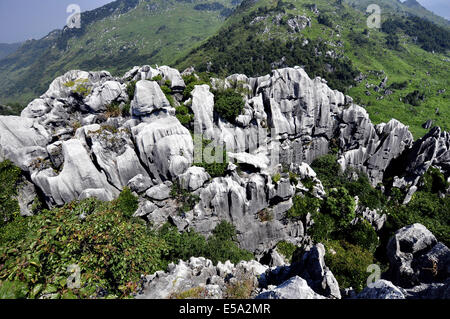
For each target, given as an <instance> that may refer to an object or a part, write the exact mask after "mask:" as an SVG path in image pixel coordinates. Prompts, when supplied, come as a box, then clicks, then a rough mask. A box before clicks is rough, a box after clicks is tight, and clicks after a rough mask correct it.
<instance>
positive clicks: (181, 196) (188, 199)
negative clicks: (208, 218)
mask: <svg viewBox="0 0 450 319" xmlns="http://www.w3.org/2000/svg"><path fill="white" fill-rule="evenodd" d="M170 196H171V197H173V198H175V199H176V200H177V201H178V203H180V204H181V207H180V209H179V213H180V214H182V213H186V212H188V211H190V210H192V209H194V207H195V205H196V204H197V203H198V202H199V201H200V197H199V196H198V195H195V194H192V193H190V192H188V191H187V190H185V189H182V188H181V187H180V186H179V184H178V183H176V182H175V183H174V184H173V185H172V189H171V191H170Z"/></svg>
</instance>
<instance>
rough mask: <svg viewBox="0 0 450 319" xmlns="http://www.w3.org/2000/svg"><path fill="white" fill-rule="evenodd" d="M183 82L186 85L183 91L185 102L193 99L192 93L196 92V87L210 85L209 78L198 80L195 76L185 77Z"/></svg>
mask: <svg viewBox="0 0 450 319" xmlns="http://www.w3.org/2000/svg"><path fill="white" fill-rule="evenodd" d="M183 80H184V83H185V85H186V88H185V89H184V91H183V98H184V99H185V100H187V99H189V98H190V97H191V92H192V91H193V90H194V88H195V86H196V85H203V84H208V85H210V81H209V78H203V79H202V78H199V79H197V77H196V76H195V75H194V74H191V75H187V76H183Z"/></svg>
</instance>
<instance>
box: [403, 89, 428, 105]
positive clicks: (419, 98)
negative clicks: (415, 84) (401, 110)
mask: <svg viewBox="0 0 450 319" xmlns="http://www.w3.org/2000/svg"><path fill="white" fill-rule="evenodd" d="M424 100H425V94H423V93H421V92H420V91H418V90H414V91H413V92H411V93H408V94H407V95H406V96H405V97H404V98H403V102H404V103H407V104H411V105H413V106H419V105H420V104H421V103H422V102H423V101H424Z"/></svg>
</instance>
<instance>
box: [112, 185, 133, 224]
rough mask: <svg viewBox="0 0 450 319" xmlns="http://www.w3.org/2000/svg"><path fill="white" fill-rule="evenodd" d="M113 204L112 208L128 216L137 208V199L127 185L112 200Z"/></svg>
mask: <svg viewBox="0 0 450 319" xmlns="http://www.w3.org/2000/svg"><path fill="white" fill-rule="evenodd" d="M113 205H114V209H116V210H118V211H120V212H121V213H122V214H123V215H124V216H125V217H129V218H130V217H131V216H133V214H134V213H135V212H136V210H137V209H138V206H139V200H138V198H137V196H135V195H133V192H132V191H131V190H130V189H129V188H128V187H125V188H124V189H123V191H122V192H121V193H120V195H119V197H118V198H117V199H116V200H115V201H113Z"/></svg>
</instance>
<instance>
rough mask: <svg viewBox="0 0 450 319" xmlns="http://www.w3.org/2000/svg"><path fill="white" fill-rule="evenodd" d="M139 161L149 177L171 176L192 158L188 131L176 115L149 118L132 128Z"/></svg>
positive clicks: (186, 167)
mask: <svg viewBox="0 0 450 319" xmlns="http://www.w3.org/2000/svg"><path fill="white" fill-rule="evenodd" d="M132 134H133V138H134V141H135V145H136V148H137V150H138V152H139V156H140V158H141V161H142V162H143V163H144V164H145V165H146V167H147V169H148V170H149V171H150V173H151V174H152V176H153V177H155V178H158V179H160V180H161V179H162V180H167V179H170V180H173V179H175V178H176V177H177V176H179V175H180V174H183V173H184V172H185V171H186V170H187V169H188V168H189V167H190V166H191V164H192V162H193V153H194V144H193V141H192V137H191V134H190V133H189V131H188V129H186V128H185V127H184V126H183V125H181V123H180V122H179V121H178V119H177V118H176V117H173V116H165V117H156V118H151V119H150V120H149V121H148V122H147V123H141V124H139V125H138V126H135V127H133V128H132Z"/></svg>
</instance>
